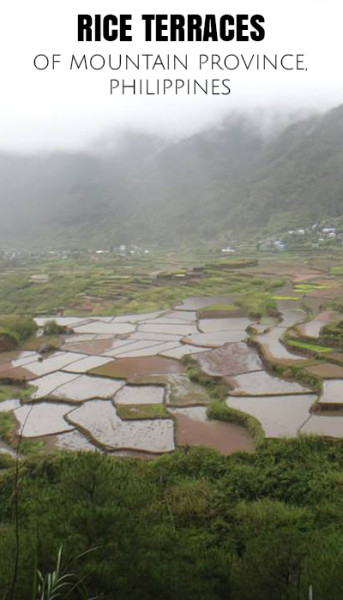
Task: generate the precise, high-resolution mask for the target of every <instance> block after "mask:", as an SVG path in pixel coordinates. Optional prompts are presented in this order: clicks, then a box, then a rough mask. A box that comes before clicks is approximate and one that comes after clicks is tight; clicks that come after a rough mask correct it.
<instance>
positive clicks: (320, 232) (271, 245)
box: [256, 223, 343, 252]
mask: <svg viewBox="0 0 343 600" xmlns="http://www.w3.org/2000/svg"><path fill="white" fill-rule="evenodd" d="M333 244H339V245H342V244H343V229H337V228H336V227H334V226H333V225H325V226H321V225H318V224H317V223H314V224H313V225H311V226H310V227H304V228H299V229H291V230H289V231H286V232H284V233H282V234H278V235H276V236H270V237H268V238H265V239H263V240H259V241H258V242H257V245H256V248H257V250H259V251H261V252H271V251H274V252H284V251H285V250H287V249H292V248H294V247H301V246H309V247H313V248H318V247H320V246H325V245H333Z"/></svg>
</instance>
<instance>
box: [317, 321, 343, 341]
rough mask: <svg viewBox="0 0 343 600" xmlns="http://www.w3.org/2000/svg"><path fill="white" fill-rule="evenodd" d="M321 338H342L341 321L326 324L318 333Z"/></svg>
mask: <svg viewBox="0 0 343 600" xmlns="http://www.w3.org/2000/svg"><path fill="white" fill-rule="evenodd" d="M320 335H321V336H324V337H325V336H328V337H334V338H339V339H340V338H343V321H339V322H338V323H337V322H335V321H334V322H333V323H327V324H326V325H324V327H322V329H321V331H320Z"/></svg>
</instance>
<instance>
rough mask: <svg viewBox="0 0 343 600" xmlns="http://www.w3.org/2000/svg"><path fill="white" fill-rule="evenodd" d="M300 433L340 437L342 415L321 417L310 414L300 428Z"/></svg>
mask: <svg viewBox="0 0 343 600" xmlns="http://www.w3.org/2000/svg"><path fill="white" fill-rule="evenodd" d="M300 433H307V434H316V435H325V436H329V437H334V438H342V437H343V417H337V416H335V417H324V416H323V417H322V416H317V415H312V416H311V418H310V419H309V421H307V423H305V425H304V426H303V427H302V428H301V430H300Z"/></svg>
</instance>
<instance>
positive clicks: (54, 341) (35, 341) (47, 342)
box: [20, 335, 61, 350]
mask: <svg viewBox="0 0 343 600" xmlns="http://www.w3.org/2000/svg"><path fill="white" fill-rule="evenodd" d="M60 345H61V340H60V338H58V337H56V336H45V335H42V336H40V337H37V336H32V337H30V338H28V339H27V340H25V341H24V342H23V343H21V344H20V350H38V349H39V348H40V347H41V346H51V347H53V348H56V349H58V348H59V347H60Z"/></svg>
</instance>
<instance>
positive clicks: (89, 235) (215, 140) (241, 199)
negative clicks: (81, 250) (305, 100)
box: [0, 106, 343, 247]
mask: <svg viewBox="0 0 343 600" xmlns="http://www.w3.org/2000/svg"><path fill="white" fill-rule="evenodd" d="M342 140H343V107H342V106H341V107H339V108H337V109H334V110H332V111H330V112H328V113H327V114H325V115H323V116H316V117H311V118H309V119H306V120H303V121H300V122H298V123H294V124H293V125H291V126H289V127H287V128H286V129H285V130H283V131H281V132H280V133H278V134H274V135H273V136H271V137H269V138H265V137H264V136H263V135H262V133H261V128H260V126H259V123H257V122H254V121H253V120H251V119H248V118H246V117H244V116H236V117H232V118H231V119H228V120H227V121H226V122H225V123H224V124H222V126H221V127H218V128H214V129H211V130H208V131H206V132H203V133H199V134H197V135H195V136H192V137H191V138H188V139H185V140H181V141H179V142H177V143H166V142H165V141H162V140H159V139H157V138H155V137H152V136H148V135H141V134H134V133H130V134H129V133H127V134H125V135H123V137H122V138H121V139H120V140H119V142H117V144H116V145H115V147H111V148H107V150H106V152H105V151H104V153H103V154H99V153H97V154H95V153H92V151H91V150H90V151H89V152H87V153H86V152H84V153H74V154H67V153H62V152H60V153H52V154H49V155H43V154H40V155H31V156H17V155H8V154H5V153H2V154H0V190H1V197H0V209H1V215H2V218H1V221H0V240H1V246H2V247H4V246H8V245H11V246H12V247H13V246H15V245H18V244H22V245H39V244H41V245H42V244H45V245H46V244H48V245H59V244H60V245H65V244H69V243H72V244H73V245H85V244H87V245H92V244H99V243H102V244H112V245H113V244H117V243H125V242H130V241H131V242H134V241H143V240H144V241H146V240H148V239H152V240H155V241H159V242H163V241H166V242H169V243H170V242H178V241H179V240H180V239H196V238H215V237H217V236H218V235H220V234H225V233H227V232H233V234H234V235H235V234H236V235H237V233H238V232H239V235H241V234H242V232H244V231H245V230H256V229H262V228H265V229H269V230H270V229H271V230H278V229H281V228H283V227H288V226H291V225H293V224H300V223H303V224H304V225H305V224H306V223H309V222H314V221H316V220H318V219H322V218H325V217H327V218H329V217H335V216H340V215H342V214H343V170H342V165H343V143H342Z"/></svg>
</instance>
